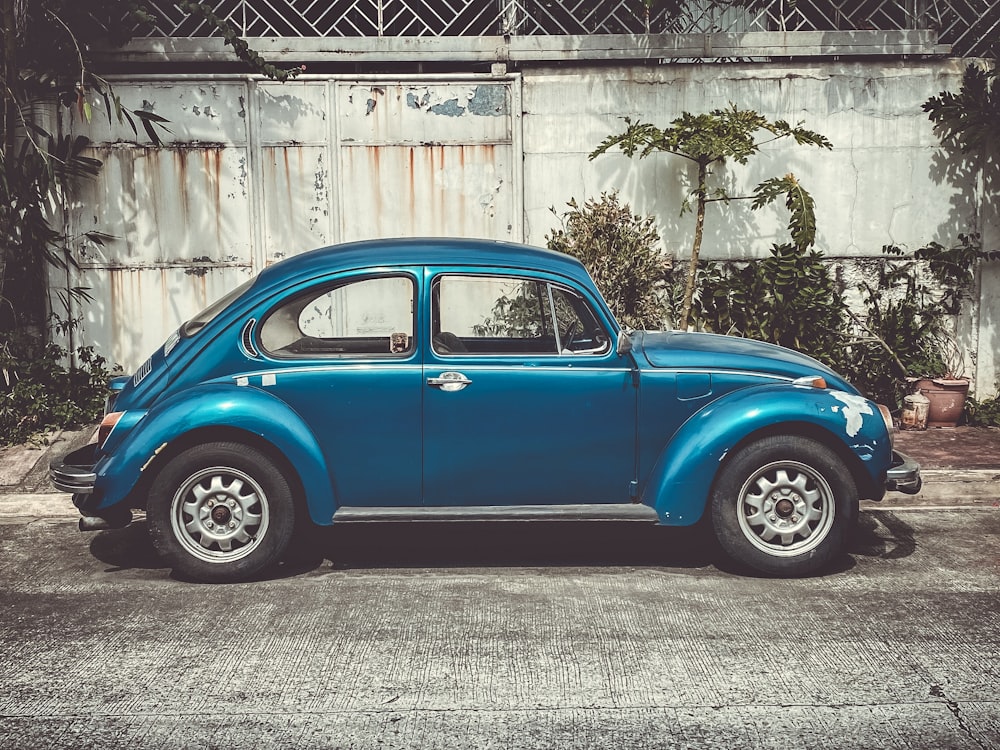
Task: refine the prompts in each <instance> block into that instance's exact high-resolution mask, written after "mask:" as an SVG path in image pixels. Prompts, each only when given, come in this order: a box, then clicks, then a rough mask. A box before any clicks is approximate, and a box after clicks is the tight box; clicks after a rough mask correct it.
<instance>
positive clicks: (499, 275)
mask: <svg viewBox="0 0 1000 750" xmlns="http://www.w3.org/2000/svg"><path fill="white" fill-rule="evenodd" d="M505 270H507V269H505ZM448 278H477V279H496V280H502V281H510V280H513V281H521V282H525V281H530V282H532V283H536V284H543V285H544V286H545V295H544V300H543V299H542V298H541V297H540V303H541V304H544V305H545V308H547V309H545V310H544V313H543V315H542V321H541V322H542V328H543V331H544V329H545V326H546V323H547V322H549V323H551V327H552V329H553V330H552V336H553V338H554V340H555V349H554V350H553V351H544V352H538V351H518V352H503V351H499V352H477V351H457V352H452V351H449V352H444V351H440V350H439V349H438V348H437V342H436V341H435V337H436V335H437V334H440V333H441V332H442V328H441V323H442V321H441V314H440V289H439V288H440V284H441V282H442V281H444V280H445V279H448ZM429 282H430V300H431V305H430V311H429V312H430V314H429V327H430V332H431V335H430V336H429V338H428V342H429V346H428V348H429V350H430V353H431V354H433V356H435V357H438V358H441V359H452V358H468V357H501V358H507V359H510V358H520V359H525V358H532V357H540V358H545V359H552V358H555V359H558V358H560V357H561V358H568V359H574V360H577V361H579V359H580V358H581V357H586V358H588V359H591V358H597V357H605V356H607V355H608V354H610V353H613V352H614V346H612V344H611V342H613V341H614V338H615V337H614V336H613V335H612V334H610V333H609V332H608V326H607V322H606V321H605V320H604V319H603V318H602V317H601V315H599V314H598V310H597V309H596V308H595V306H594V305H593V304H592V303H591V302H590V301H589V300H588V299H587V296H586V295H585V294H584V293H583V292H582V291H580V290H578V289H575V288H574V287H573V286H571V285H570V284H568V283H566V282H563V281H557V280H554V279H550V278H547V277H545V276H539V275H533V274H520V273H517V272H516V271H515V270H514V269H510V270H509V271H507V272H503V271H500V270H496V271H487V270H482V271H459V270H442V271H438V272H435V273H434V275H433V277H432V278H430V280H429ZM553 289H559V290H561V291H563V292H565V293H566V294H568V295H570V296H572V297H576V298H577V299H578V300H579V301H580V303H581V304H583V305H585V306H586V308H587V310H588V311H589V312H590V316H591V318H593V321H594V323H595V325H596V326H597V327H598V329H599V330H600V332H602V333H603V334H604V335H605V336H606V337H607V340H608V344H607V345H605V346H604V347H603V348H602V349H601V350H600V351H592V350H584V351H580V352H568V353H567V352H565V351H563V346H562V341H561V332H560V330H559V318H558V316H557V314H556V304H555V298H554V295H553ZM540 312H541V311H540ZM574 312H576V310H575V308H574ZM546 317H547V318H548V321H546V320H545V318H546ZM578 317H579V316H578ZM482 338H490V337H482ZM510 340H511V341H518V340H528V339H518V338H516V337H511V338H510Z"/></svg>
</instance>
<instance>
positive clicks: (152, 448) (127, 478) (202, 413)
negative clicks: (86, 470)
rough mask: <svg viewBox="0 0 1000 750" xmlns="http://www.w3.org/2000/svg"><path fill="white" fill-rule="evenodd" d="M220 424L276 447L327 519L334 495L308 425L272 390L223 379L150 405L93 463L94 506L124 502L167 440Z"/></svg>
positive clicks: (313, 507) (317, 516) (321, 518)
mask: <svg viewBox="0 0 1000 750" xmlns="http://www.w3.org/2000/svg"><path fill="white" fill-rule="evenodd" d="M220 427H222V428H227V427H228V428H235V429H238V430H242V431H244V432H249V433H252V434H254V435H257V436H259V437H261V438H262V439H263V440H265V441H267V442H268V443H270V444H271V445H273V446H274V447H275V448H276V449H277V450H278V451H280V452H281V453H282V455H283V456H284V457H285V458H286V459H287V460H288V463H289V464H291V466H292V467H294V469H295V471H296V472H297V473H298V477H299V479H300V480H301V482H302V486H303V488H304V490H305V496H306V500H307V503H308V506H309V515H310V516H311V517H312V519H313V521H315V522H316V523H320V524H328V523H330V519H331V518H332V517H333V512H334V510H335V508H336V498H335V496H334V492H333V486H332V484H331V482H330V476H329V473H328V471H327V467H326V460H325V458H324V456H323V451H322V450H321V449H320V447H319V444H318V443H317V442H316V438H315V436H314V435H313V434H312V432H311V431H310V430H309V428H308V427H307V426H306V425H305V423H304V422H303V421H302V419H301V418H300V417H299V415H298V414H297V413H296V412H295V411H293V410H292V409H291V408H289V407H288V405H287V404H285V403H284V402H283V401H281V400H279V399H277V398H275V397H274V396H272V395H271V394H269V393H266V392H265V391H262V390H259V389H257V388H252V387H247V386H236V385H229V384H225V383H216V384H207V385H202V386H198V387H196V388H192V389H189V390H186V391H183V392H182V393H179V394H178V395H177V396H174V397H172V398H169V399H166V400H164V401H163V402H161V403H159V404H157V405H156V406H154V407H153V408H152V409H150V410H149V411H148V412H147V413H146V414H145V416H144V417H142V419H140V420H139V421H138V422H137V423H136V424H135V426H134V427H132V429H131V430H129V431H128V433H127V434H125V435H124V436H123V437H122V438H121V439H120V441H119V443H118V445H117V446H116V447H115V448H114V449H113V450H112V451H111V452H110V453H109V454H108V455H107V456H105V457H103V458H102V459H100V460H99V461H98V463H97V465H96V466H95V467H94V469H95V473H96V475H97V480H96V482H95V492H96V493H99V494H100V501H99V503H98V505H97V509H99V510H102V509H105V508H110V507H111V506H113V505H116V504H118V503H120V502H122V501H123V500H124V499H125V498H126V497H127V496H128V494H129V493H130V492H131V491H132V489H133V488H134V487H135V486H136V484H137V483H138V482H139V480H140V478H141V477H142V474H143V472H144V471H146V470H148V469H149V467H151V466H152V465H153V464H154V461H153V459H154V458H155V457H156V455H157V454H158V453H160V451H162V450H163V449H164V448H165V447H166V446H168V445H169V444H170V443H171V442H174V441H177V440H179V439H181V438H183V437H184V436H185V435H187V434H190V433H191V432H193V431H195V430H201V429H206V428H220Z"/></svg>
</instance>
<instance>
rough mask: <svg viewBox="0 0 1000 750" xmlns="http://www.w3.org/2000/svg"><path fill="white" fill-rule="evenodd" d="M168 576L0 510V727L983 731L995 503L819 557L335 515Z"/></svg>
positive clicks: (226, 739) (621, 536) (281, 734)
mask: <svg viewBox="0 0 1000 750" xmlns="http://www.w3.org/2000/svg"><path fill="white" fill-rule="evenodd" d="M319 541H320V545H319V548H318V549H317V551H316V552H315V553H313V554H311V555H302V556H300V557H299V559H298V560H297V561H295V562H290V563H288V564H286V565H285V566H284V567H283V568H282V569H280V570H279V571H278V572H277V574H276V575H274V576H273V577H271V578H269V579H267V580H262V581H256V582H252V583H246V584H238V585H230V586H218V585H217V586H208V585H196V584H191V583H186V582H184V581H181V580H177V579H175V578H172V577H171V575H170V573H169V571H168V570H167V569H165V568H163V567H162V566H161V564H160V563H159V562H158V561H157V560H156V558H155V557H154V556H153V555H152V553H151V552H150V549H149V545H148V544H147V542H146V539H145V534H144V529H143V524H142V523H139V524H136V525H133V526H132V527H129V528H127V529H122V530H117V531H107V532H101V533H98V534H95V535H92V536H84V535H81V534H80V533H79V532H77V531H76V529H75V526H74V524H73V523H72V522H70V521H69V520H63V519H48V520H45V519H43V520H38V521H34V522H30V523H7V524H6V525H0V556H2V557H0V559H2V560H3V565H2V566H0V686H2V688H0V748H16V749H21V748H30V749H31V750H35V749H37V748H79V747H100V748H186V747H190V748H233V747H254V748H358V749H367V748H372V749H374V748H414V749H418V748H419V749H421V750H422V749H424V748H539V749H549V748H609V749H613V750H621V749H622V748H726V750H729V749H730V748H927V749H931V748H933V749H935V750H937V749H939V748H960V749H965V748H968V749H970V750H982V749H983V748H997V747H1000V699H998V696H997V686H998V685H1000V585H998V584H1000V511H998V510H996V509H993V508H988V507H981V508H971V507H966V508H958V509H947V510H945V509H936V510H935V509H896V510H883V509H880V510H871V511H868V512H866V513H864V514H863V515H862V522H861V526H860V529H859V531H858V533H857V535H856V537H855V538H854V540H853V543H852V545H851V548H850V555H849V556H846V557H845V558H844V559H843V560H842V561H841V562H840V564H839V565H838V566H837V567H835V568H834V569H833V570H830V571H828V572H826V573H825V574H824V575H822V576H818V577H815V578H809V579H803V580H771V579H766V578H757V577H753V576H747V575H744V574H738V573H737V572H735V571H733V570H731V569H730V568H729V567H728V566H727V564H726V563H725V562H724V561H723V560H720V559H718V558H717V557H716V555H715V553H714V552H712V547H711V546H710V545H706V544H704V543H703V541H704V540H701V539H699V538H698V537H697V536H696V535H695V536H692V535H691V533H690V532H686V531H682V530H677V529H664V528H657V527H654V526H649V525H646V524H636V523H631V524H630V523H613V522H602V523H583V522H579V523H574V522H563V523H531V524H523V523H521V524H518V523H493V524H446V523H442V524H424V525H420V526H419V527H416V526H415V525H412V524H410V525H407V524H379V525H367V526H366V525H353V526H351V525H349V526H344V527H341V528H335V529H330V530H329V533H327V534H326V535H324V537H323V538H322V539H321V540H319Z"/></svg>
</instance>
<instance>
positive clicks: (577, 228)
mask: <svg viewBox="0 0 1000 750" xmlns="http://www.w3.org/2000/svg"><path fill="white" fill-rule="evenodd" d="M567 205H568V206H569V208H570V210H569V211H566V212H564V213H563V214H562V215H561V216H560V215H559V214H558V213H557V212H556V210H555V208H552V209H551V211H552V213H553V214H555V215H556V216H557V217H558V218H559V219H560V222H561V227H559V228H557V229H555V230H553V232H552V234H551V235H546V236H545V240H546V242H547V244H548V247H549V249H551V250H557V251H559V252H561V253H566V254H567V255H572V256H573V257H575V258H577V259H578V260H579V261H580V262H581V263H583V265H584V266H586V267H587V270H588V271H589V272H590V275H591V276H592V277H593V279H594V283H595V284H597V287H598V288H599V289H600V290H601V294H603V295H604V298H605V300H607V302H608V306H609V307H610V308H611V312H613V313H614V314H615V317H616V318H617V319H618V322H620V323H621V324H622V325H625V326H628V327H630V328H660V327H662V325H663V322H664V320H665V319H666V317H667V313H668V308H667V303H666V300H665V296H664V295H665V292H666V280H667V273H668V271H669V264H668V262H667V261H666V259H665V258H664V257H663V254H662V253H661V252H660V248H659V242H660V237H659V234H658V233H657V232H656V229H655V228H654V225H653V219H652V218H651V217H648V216H647V217H641V216H638V215H637V214H633V213H632V209H631V207H629V205H628V204H622V203H620V202H619V200H618V193H617V192H611V193H602V194H601V198H600V200H594V199H588V200H586V201H585V202H584V204H583V206H580V205H579V204H578V203H577V202H576V200H575V199H573V200H570V201H569V203H568V204H567Z"/></svg>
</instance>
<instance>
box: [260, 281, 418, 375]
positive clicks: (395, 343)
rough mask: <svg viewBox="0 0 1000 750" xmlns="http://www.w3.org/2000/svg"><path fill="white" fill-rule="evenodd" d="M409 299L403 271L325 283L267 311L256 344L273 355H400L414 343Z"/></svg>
mask: <svg viewBox="0 0 1000 750" xmlns="http://www.w3.org/2000/svg"><path fill="white" fill-rule="evenodd" d="M413 298H414V284H413V280H412V279H410V278H409V277H407V276H384V277H378V278H374V279H361V280H358V281H350V282H347V283H345V284H340V285H336V286H332V287H331V286H325V287H322V288H319V289H316V290H315V291H312V292H307V293H305V294H301V295H298V296H297V297H294V298H292V299H290V300H288V301H286V302H284V303H283V304H282V305H281V306H280V307H278V308H277V309H275V310H274V311H272V312H271V313H270V314H269V315H268V316H267V318H266V319H265V320H264V323H263V325H262V326H261V328H260V343H261V346H262V347H263V348H264V351H266V352H268V353H269V354H273V355H276V356H279V357H295V356H299V357H315V356H359V355H363V356H368V355H399V356H405V355H407V354H409V353H410V352H412V351H413V346H414V342H413V331H414V321H413V310H414V305H413Z"/></svg>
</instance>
